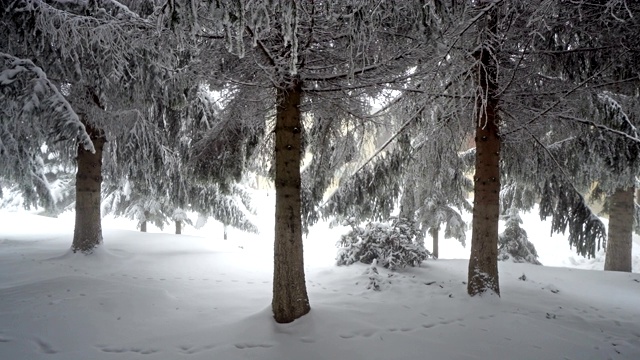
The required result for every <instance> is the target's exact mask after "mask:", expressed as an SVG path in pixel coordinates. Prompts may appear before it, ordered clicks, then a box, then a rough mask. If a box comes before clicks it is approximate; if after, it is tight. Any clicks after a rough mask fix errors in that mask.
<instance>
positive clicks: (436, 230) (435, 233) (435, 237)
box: [429, 226, 440, 259]
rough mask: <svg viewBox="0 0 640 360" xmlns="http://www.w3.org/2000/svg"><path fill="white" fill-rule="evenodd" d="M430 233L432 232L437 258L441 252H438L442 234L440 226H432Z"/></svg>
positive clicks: (435, 257) (434, 253)
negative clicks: (439, 237) (439, 238)
mask: <svg viewBox="0 0 640 360" xmlns="http://www.w3.org/2000/svg"><path fill="white" fill-rule="evenodd" d="M429 234H431V239H433V254H432V255H433V258H434V259H437V258H438V256H439V254H438V246H439V245H438V235H439V234H440V227H439V226H436V227H432V228H431V229H429Z"/></svg>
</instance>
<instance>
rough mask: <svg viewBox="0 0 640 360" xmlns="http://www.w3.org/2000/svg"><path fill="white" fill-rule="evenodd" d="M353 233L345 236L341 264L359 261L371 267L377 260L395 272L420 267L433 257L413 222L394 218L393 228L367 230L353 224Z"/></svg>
mask: <svg viewBox="0 0 640 360" xmlns="http://www.w3.org/2000/svg"><path fill="white" fill-rule="evenodd" d="M349 225H350V226H351V229H352V230H351V231H350V232H349V233H348V234H346V235H342V236H341V238H340V241H338V243H337V244H336V245H337V246H338V247H339V250H338V256H337V264H338V265H351V264H353V263H355V262H358V261H359V262H362V263H365V264H371V263H372V262H373V261H377V263H378V264H380V265H382V266H383V267H385V268H388V269H391V270H395V269H398V268H404V267H406V266H407V265H408V266H420V264H421V263H422V261H424V260H425V259H426V258H428V257H429V256H431V254H430V253H429V251H427V250H426V249H425V248H424V246H423V245H422V244H423V237H422V233H421V232H420V230H419V229H418V227H416V226H415V223H414V222H413V221H409V220H407V219H397V218H395V219H393V220H392V222H391V225H387V224H381V223H368V224H367V225H366V226H365V227H364V228H362V227H360V226H357V225H356V224H355V223H354V222H353V221H350V222H349Z"/></svg>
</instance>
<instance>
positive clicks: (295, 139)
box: [167, 0, 420, 322]
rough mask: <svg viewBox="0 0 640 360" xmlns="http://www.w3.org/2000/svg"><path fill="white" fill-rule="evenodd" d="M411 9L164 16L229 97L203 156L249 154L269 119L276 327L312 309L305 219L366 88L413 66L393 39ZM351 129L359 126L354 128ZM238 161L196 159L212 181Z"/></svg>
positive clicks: (403, 44)
mask: <svg viewBox="0 0 640 360" xmlns="http://www.w3.org/2000/svg"><path fill="white" fill-rule="evenodd" d="M414 5H416V4H413V3H408V4H404V3H403V4H387V3H380V4H373V3H366V2H365V3H362V2H359V1H347V2H345V3H331V2H298V1H287V0H281V1H274V2H269V3H267V2H244V1H240V2H237V3H224V2H217V3H215V4H213V3H211V4H208V3H202V2H188V3H186V4H185V3H183V2H172V3H171V4H170V8H168V9H167V10H168V11H169V12H170V14H169V16H168V17H167V18H168V19H172V20H171V22H172V23H173V24H175V26H176V29H179V30H182V33H183V34H191V36H192V38H195V39H200V40H197V41H203V42H207V44H208V46H210V47H209V49H212V50H207V51H211V53H213V54H215V56H214V57H213V58H215V59H216V60H218V63H217V65H216V66H215V67H214V69H216V71H217V70H218V69H220V71H221V73H222V76H221V77H220V78H221V79H225V80H224V81H225V82H226V83H227V84H228V85H227V87H226V91H229V92H230V93H232V97H233V99H234V100H232V101H231V102H230V104H229V105H227V106H226V109H225V110H226V111H225V114H224V115H226V116H225V117H224V118H225V120H226V122H225V123H220V124H218V126H217V127H216V128H215V129H212V130H211V132H210V133H211V135H212V136H211V137H209V140H207V141H208V142H209V145H207V146H206V148H208V149H212V151H213V154H216V153H217V151H216V149H224V148H227V147H226V146H225V144H227V143H228V144H233V145H234V147H235V148H236V149H238V155H242V154H250V153H251V150H253V149H255V146H256V145H258V143H257V142H256V141H253V140H254V139H256V137H255V136H256V135H258V137H257V138H258V139H260V138H263V137H264V135H265V133H264V130H265V120H268V119H274V122H273V123H271V124H270V127H271V128H272V129H273V138H270V139H268V140H269V141H270V144H273V147H272V149H273V152H271V154H273V155H272V156H273V157H272V159H273V161H274V164H273V166H272V168H273V174H274V182H275V187H276V233H275V254H274V291H273V293H274V298H273V302H272V308H273V312H274V317H275V319H276V321H278V322H290V321H293V320H295V319H296V318H298V317H300V316H302V315H304V314H306V313H307V312H308V311H309V309H310V306H309V302H308V296H307V294H306V286H305V283H304V265H303V260H302V232H303V226H304V224H303V222H302V220H303V217H304V219H305V224H307V223H311V222H313V221H314V220H315V219H316V218H315V216H312V217H311V218H309V217H307V215H306V214H313V213H312V211H311V210H313V209H314V207H315V206H314V203H317V202H319V201H320V200H321V198H322V195H323V193H324V191H325V189H326V187H327V186H328V185H329V183H330V180H329V179H330V178H331V177H332V173H333V172H335V171H338V170H339V169H340V167H341V165H342V163H343V162H344V161H345V160H347V159H348V154H344V153H343V154H340V153H339V152H338V151H339V150H341V149H343V148H344V147H342V146H331V145H332V144H335V143H336V142H338V141H337V140H339V139H335V138H332V136H331V135H334V134H339V135H342V136H340V138H341V139H342V138H344V137H349V135H345V132H344V130H345V128H348V126H349V125H348V124H357V120H359V119H358V116H366V115H367V112H366V111H364V110H365V109H367V108H368V104H366V101H365V99H367V98H368V96H366V95H367V94H366V91H368V90H367V89H373V87H375V86H377V85H379V84H382V83H384V82H389V81H392V80H393V79H394V75H397V74H394V72H392V71H389V70H390V69H391V67H390V66H391V64H392V63H394V62H400V61H405V62H406V61H408V60H410V59H408V58H407V55H409V54H410V50H408V49H411V48H413V47H415V46H420V43H419V42H414V41H412V40H411V39H410V38H407V37H404V36H401V32H397V31H396V30H397V29H401V28H402V27H407V26H413V25H414V22H413V21H412V17H413V16H414V14H415V13H416V11H415V10H416V9H417V8H414V7H413V6H414ZM171 6H173V7H171ZM178 6H182V9H179V8H178ZM198 6H201V7H206V8H207V9H208V10H209V11H210V14H212V16H210V18H213V19H214V22H212V23H207V24H206V25H204V23H205V21H207V19H205V18H193V14H198V11H197V10H198V8H197V7H198ZM416 6H417V5H416ZM186 10H191V11H186ZM174 15H175V16H174ZM185 36H186V35H185ZM250 44H252V45H253V46H250ZM213 49H217V50H213ZM225 53H227V54H228V53H232V54H234V55H235V58H231V57H230V56H228V55H225ZM227 111H228V112H227ZM239 114H241V115H242V116H238V115H239ZM303 114H309V116H308V117H306V118H305V116H304V115H303ZM265 115H266V116H265ZM230 120H232V121H230ZM307 124H308V125H307ZM357 126H362V125H360V124H358V125H352V126H351V127H352V128H353V127H357ZM316 144H321V145H319V146H316ZM307 149H313V155H312V156H313V158H312V160H311V164H310V165H309V166H308V169H309V170H311V171H312V173H314V175H313V177H309V180H312V181H313V183H311V184H306V183H304V184H303V182H302V175H301V172H300V165H301V160H302V155H303V154H304V153H305V150H307ZM201 154H203V155H204V154H206V152H201ZM237 158H238V156H233V155H232V156H228V157H223V156H215V157H213V156H207V157H203V156H198V158H197V159H195V163H196V164H198V168H200V169H201V170H203V171H202V173H204V174H207V173H210V174H211V175H214V176H215V175H216V172H217V171H218V169H224V171H225V172H226V173H227V174H229V173H230V174H233V169H235V168H240V169H242V167H243V166H242V165H243V164H244V162H242V161H240V162H238V161H236V160H235V159H237ZM234 162H235V164H233V163H234ZM314 163H315V165H314ZM223 165H235V166H223ZM307 200H308V201H307Z"/></svg>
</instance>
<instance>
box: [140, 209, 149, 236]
mask: <svg viewBox="0 0 640 360" xmlns="http://www.w3.org/2000/svg"><path fill="white" fill-rule="evenodd" d="M148 218H149V212H148V211H146V210H145V212H144V220H142V221H141V222H140V232H147V219H148Z"/></svg>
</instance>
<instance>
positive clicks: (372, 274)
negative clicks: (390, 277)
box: [365, 259, 384, 291]
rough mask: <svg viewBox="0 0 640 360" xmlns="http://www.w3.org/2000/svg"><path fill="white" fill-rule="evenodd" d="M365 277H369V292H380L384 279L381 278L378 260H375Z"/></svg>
mask: <svg viewBox="0 0 640 360" xmlns="http://www.w3.org/2000/svg"><path fill="white" fill-rule="evenodd" d="M365 275H367V276H368V277H369V283H367V290H373V291H380V290H382V288H381V285H382V284H383V282H384V278H383V277H382V276H380V273H379V272H378V268H377V263H376V259H373V262H372V263H371V266H370V267H369V268H368V269H367V271H365Z"/></svg>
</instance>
